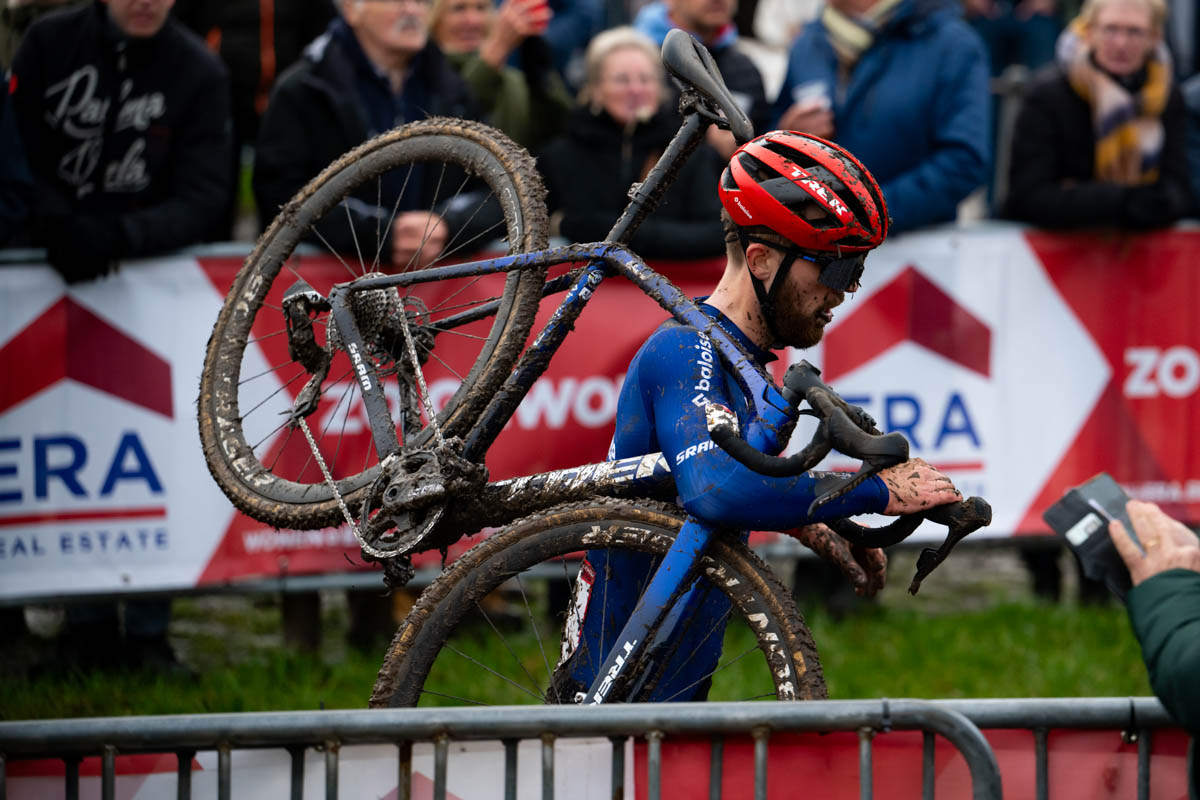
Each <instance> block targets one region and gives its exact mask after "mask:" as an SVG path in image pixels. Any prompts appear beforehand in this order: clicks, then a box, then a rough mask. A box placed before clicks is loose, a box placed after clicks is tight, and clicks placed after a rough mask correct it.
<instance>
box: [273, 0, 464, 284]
mask: <svg viewBox="0 0 1200 800" xmlns="http://www.w3.org/2000/svg"><path fill="white" fill-rule="evenodd" d="M429 7H430V4H429V2H427V1H426V0H393V2H376V1H375V0H342V2H341V11H342V15H341V16H340V17H338V18H337V19H335V20H333V22H331V23H330V24H329V27H328V28H327V29H326V31H325V33H323V34H322V35H321V36H319V37H318V38H317V39H316V40H314V41H313V42H312V44H310V45H309V46H308V48H307V49H306V50H305V52H304V56H303V57H302V58H301V59H300V60H299V61H297V62H296V63H295V64H293V65H292V67H291V68H289V69H288V70H287V72H285V73H284V74H283V75H281V76H280V78H279V81H278V82H277V83H276V85H275V89H274V91H273V92H272V93H271V99H270V101H269V103H268V104H267V111H266V114H264V116H263V119H262V125H261V128H260V130H259V137H258V149H257V153H256V156H255V165H254V195H255V200H256V202H257V205H258V213H259V217H260V221H261V222H262V223H263V225H264V226H265V225H266V224H267V223H268V222H269V221H270V220H271V219H272V218H273V217H274V216H275V214H276V213H277V212H278V211H279V209H280V208H281V207H282V206H283V205H284V204H285V203H286V202H287V201H288V200H290V199H291V198H292V196H293V195H295V194H296V192H297V191H299V190H300V189H301V188H303V186H304V185H305V184H306V183H308V181H309V180H311V179H312V178H314V177H316V175H317V174H318V173H319V172H320V171H321V170H323V169H324V168H325V167H327V166H329V164H331V163H332V162H334V161H335V160H337V159H338V158H339V157H340V156H342V155H343V154H344V153H345V152H347V151H348V150H350V149H352V148H354V147H355V146H357V145H359V144H362V143H363V142H364V141H366V140H367V139H368V138H370V137H372V136H375V135H377V134H380V133H383V132H385V131H387V130H390V129H391V128H394V127H396V126H397V125H401V124H403V123H405V122H412V121H414V120H420V119H424V118H425V117H431V116H450V117H464V118H468V119H474V118H477V114H476V107H477V106H476V101H475V99H474V97H473V95H472V94H471V91H470V89H469V88H468V86H467V84H466V83H465V82H464V81H463V79H462V78H460V77H459V75H458V73H456V72H455V71H454V69H453V68H452V67H451V66H450V64H449V63H448V62H447V61H446V58H445V56H444V55H442V52H441V51H440V50H439V49H438V47H437V45H436V44H434V43H433V42H432V41H431V40H430V38H429V35H428V29H429ZM433 172H435V171H434V170H426V173H433ZM426 178H427V180H426V181H425V182H424V183H425V184H427V185H424V186H423V187H422V188H423V191H422V192H421V193H416V192H411V191H407V190H405V191H404V196H403V197H399V198H398V196H399V195H400V194H401V191H402V189H403V188H404V175H398V176H396V175H392V174H391V173H388V174H387V175H385V177H384V179H383V182H382V198H381V197H380V196H379V193H378V192H377V191H376V189H375V185H374V183H372V184H371V185H370V186H368V187H364V188H363V189H362V190H361V195H360V196H359V197H358V199H359V200H361V201H362V202H361V203H352V204H348V206H347V207H348V208H349V213H350V215H351V222H350V223H347V221H346V218H345V214H344V213H341V212H339V214H337V215H332V216H330V215H327V217H326V218H325V219H323V220H321V221H319V222H318V223H317V225H316V228H317V231H318V233H319V236H314V241H317V242H321V241H322V240H323V242H324V244H325V245H327V246H329V247H331V248H332V249H333V250H335V251H336V252H339V253H348V254H353V253H355V252H356V248H357V247H358V245H357V244H356V242H357V243H361V242H371V243H374V242H375V241H376V239H377V231H379V230H380V222H381V220H387V219H390V218H391V216H392V212H393V209H394V208H398V209H399V213H398V214H397V215H396V217H395V220H394V222H393V223H392V225H391V227H390V229H389V230H385V231H384V232H383V234H384V236H385V237H386V238H385V241H384V243H383V246H382V249H381V253H382V254H383V258H384V259H385V260H387V261H390V263H391V264H393V265H405V264H408V263H410V262H412V263H415V264H416V265H418V266H421V265H424V264H428V263H430V262H431V261H432V260H433V259H434V258H436V257H437V255H438V254H439V253H440V252H441V250H442V247H443V246H444V245H445V244H446V242H447V241H450V239H451V233H452V231H451V228H453V227H454V224H453V222H451V221H449V220H447V219H445V217H444V216H443V215H438V214H435V213H433V212H432V211H430V210H429V209H431V208H432V207H433V204H434V203H433V198H431V196H430V195H431V193H432V192H433V191H434V189H435V188H436V186H435V185H434V183H435V179H436V178H437V175H436V174H434V175H428V174H427V175H426ZM443 184H444V185H445V186H453V185H455V181H451V180H450V179H446V180H444V181H443ZM418 194H420V196H417V195H418ZM397 202H399V205H397ZM384 227H385V228H386V227H387V226H386V225H385V226H384ZM422 243H424V245H422ZM372 249H374V246H373V245H372Z"/></svg>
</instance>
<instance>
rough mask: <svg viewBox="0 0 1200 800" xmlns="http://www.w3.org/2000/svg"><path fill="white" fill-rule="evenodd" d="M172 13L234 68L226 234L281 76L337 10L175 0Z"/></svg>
mask: <svg viewBox="0 0 1200 800" xmlns="http://www.w3.org/2000/svg"><path fill="white" fill-rule="evenodd" d="M171 14H172V15H173V16H174V17H175V18H176V19H178V20H179V21H180V22H182V23H183V24H184V25H186V26H187V27H188V28H190V29H191V30H192V31H193V32H195V33H196V34H198V35H199V36H201V37H203V38H204V40H205V41H206V42H207V43H208V47H209V49H210V50H212V51H213V52H214V53H216V54H217V55H218V56H219V57H220V58H221V60H222V61H223V62H224V63H225V66H226V67H227V68H228V69H229V90H230V100H231V108H232V110H233V146H232V147H231V148H230V151H229V153H230V160H229V168H230V174H231V176H232V182H231V183H230V189H231V191H230V193H229V199H228V207H227V211H226V224H225V231H226V235H227V236H228V235H230V234H232V232H233V225H234V222H235V221H236V216H237V210H238V209H237V200H238V187H239V186H240V180H239V179H240V176H241V169H242V161H243V152H244V151H245V150H246V149H247V148H249V149H250V150H251V151H252V150H253V147H254V140H255V138H256V137H257V136H258V122H259V118H260V117H261V116H262V113H263V111H265V110H266V108H267V98H268V96H269V94H270V92H271V86H272V85H274V83H275V78H276V76H277V75H279V73H281V72H283V70H285V69H287V68H288V67H289V66H291V64H292V63H294V62H295V61H296V59H297V58H299V57H300V53H301V52H302V51H303V50H304V46H305V45H307V44H308V43H309V42H311V41H312V40H313V39H315V38H317V36H319V35H320V34H321V32H322V31H324V30H325V27H326V26H327V25H328V24H329V21H330V20H332V19H333V18H334V16H336V14H337V10H336V9H335V8H334V5H333V0H292V1H291V2H283V3H280V2H277V1H276V0H175V7H174V8H173V9H172V10H171Z"/></svg>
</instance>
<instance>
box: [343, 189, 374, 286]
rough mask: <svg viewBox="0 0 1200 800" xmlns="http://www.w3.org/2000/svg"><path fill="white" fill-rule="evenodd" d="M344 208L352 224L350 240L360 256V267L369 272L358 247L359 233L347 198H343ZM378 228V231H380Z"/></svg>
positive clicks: (348, 220) (347, 218)
mask: <svg viewBox="0 0 1200 800" xmlns="http://www.w3.org/2000/svg"><path fill="white" fill-rule="evenodd" d="M342 208H344V209H346V221H347V222H349V223H350V238H351V239H353V240H354V252H355V253H357V254H358V265H359V266H360V267H362V270H363V273H364V274H365V273H366V271H367V265H366V264H364V263H363V257H362V248H361V247H359V246H358V231H356V230H355V229H354V217H352V216H350V204H349V203H348V202H346V198H345V197H343V198H342ZM378 229H379V228H378V226H376V230H378Z"/></svg>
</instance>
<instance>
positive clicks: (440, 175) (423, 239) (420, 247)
mask: <svg viewBox="0 0 1200 800" xmlns="http://www.w3.org/2000/svg"><path fill="white" fill-rule="evenodd" d="M445 177H446V165H445V164H444V163H443V164H442V170H441V172H439V173H438V180H437V185H436V186H435V187H434V189H433V196H434V197H440V196H441V194H442V180H443V179H445ZM432 220H433V217H432V216H427V217H426V218H425V230H424V231H423V232H422V234H421V243H420V244H419V245H417V249H416V250H415V251H414V252H413V254H412V255H411V256H409V257H408V263H407V264H405V265H404V269H403V270H402V271H403V272H408V271H409V270H410V269H412V268H413V264H415V263H417V259H418V258H419V257H420V256H421V252H422V251H423V250H424V249H425V242H426V241H428V239H429V223H430V222H431V221H432Z"/></svg>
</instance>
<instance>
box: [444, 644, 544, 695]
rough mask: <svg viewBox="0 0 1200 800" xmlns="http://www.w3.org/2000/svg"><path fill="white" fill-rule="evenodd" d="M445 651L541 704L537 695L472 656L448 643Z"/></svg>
mask: <svg viewBox="0 0 1200 800" xmlns="http://www.w3.org/2000/svg"><path fill="white" fill-rule="evenodd" d="M446 649H447V650H449V651H450V652H451V653H454V654H455V655H457V656H459V657H460V658H464V659H466V660H467V661H470V662H471V663H472V664H474V665H475V666H477V667H482V668H483V669H484V671H486V672H490V673H491V674H493V675H495V676H496V677H497V678H499V679H500V680H502V681H504V682H505V683H508V684H511V685H512V686H514V687H516V688H517V689H520V690H521V691H522V692H524V693H525V694H527V695H529V696H530V697H532V698H534V699H535V700H537V701H538V702H541V700H542V698H541V697H540V696H538V694H537V693H536V692H531V691H530V690H529V687H528V686H522V685H521V684H519V683H517V682H516V681H514V680H513V679H512V678H510V677H508V676H507V675H501V674H500V673H499V672H497V671H496V670H494V669H492V668H491V667H489V666H488V665H487V664H484V663H483V662H482V661H480V660H479V659H477V658H475V657H474V656H472V655H468V654H467V653H464V652H463V651H462V650H459V649H458V648H457V647H455V646H454V645H452V644H450V643H449V642H447V643H446Z"/></svg>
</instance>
